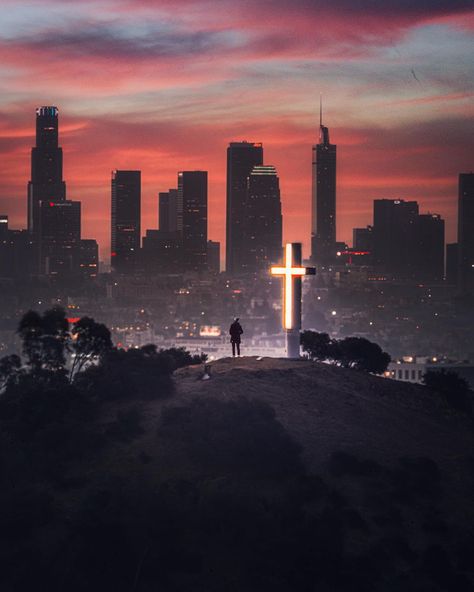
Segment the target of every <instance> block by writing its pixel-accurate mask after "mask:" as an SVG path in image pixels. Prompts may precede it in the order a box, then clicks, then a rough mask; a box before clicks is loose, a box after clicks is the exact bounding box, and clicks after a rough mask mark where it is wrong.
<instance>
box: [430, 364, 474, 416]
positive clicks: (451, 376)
mask: <svg viewBox="0 0 474 592" xmlns="http://www.w3.org/2000/svg"><path fill="white" fill-rule="evenodd" d="M423 383H424V384H425V385H426V386H427V387H428V388H429V389H431V390H433V391H436V392H437V393H439V394H440V395H441V396H442V397H443V398H444V399H445V400H446V402H447V403H448V405H449V406H450V407H452V408H453V409H457V410H459V411H465V412H468V413H469V412H470V411H471V408H472V404H471V391H470V389H469V383H468V382H467V380H465V379H464V378H462V377H461V376H459V374H457V373H456V372H454V371H452V370H445V369H444V368H441V369H440V370H428V372H426V374H425V375H424V376H423Z"/></svg>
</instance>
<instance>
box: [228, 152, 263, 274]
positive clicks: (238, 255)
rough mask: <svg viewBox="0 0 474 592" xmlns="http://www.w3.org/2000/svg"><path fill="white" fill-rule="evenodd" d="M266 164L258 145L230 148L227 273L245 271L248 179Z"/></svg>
mask: <svg viewBox="0 0 474 592" xmlns="http://www.w3.org/2000/svg"><path fill="white" fill-rule="evenodd" d="M262 164H263V146H262V144H261V143H256V142H245V141H244V142H231V143H230V144H229V147H228V148H227V196H226V271H227V272H228V273H231V274H239V273H242V271H244V261H243V257H244V252H245V245H244V234H245V222H246V204H247V189H248V178H249V175H250V173H251V171H252V170H253V168H254V167H255V166H260V165H262Z"/></svg>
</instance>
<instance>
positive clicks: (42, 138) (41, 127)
mask: <svg viewBox="0 0 474 592" xmlns="http://www.w3.org/2000/svg"><path fill="white" fill-rule="evenodd" d="M58 114H59V111H58V108H57V107H39V108H38V109H37V110H36V146H35V147H34V148H32V150H31V180H30V181H29V183H28V230H29V232H30V233H32V234H33V235H34V236H35V238H38V237H39V231H40V209H41V208H40V203H41V202H42V201H50V202H61V201H64V200H65V199H66V183H65V182H64V181H63V151H62V148H60V146H59V129H58V128H59V120H58Z"/></svg>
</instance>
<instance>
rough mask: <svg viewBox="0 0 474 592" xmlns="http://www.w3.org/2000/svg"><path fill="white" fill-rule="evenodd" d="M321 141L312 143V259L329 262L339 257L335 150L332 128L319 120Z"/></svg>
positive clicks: (322, 262)
mask: <svg viewBox="0 0 474 592" xmlns="http://www.w3.org/2000/svg"><path fill="white" fill-rule="evenodd" d="M319 129H320V134H319V143H318V144H315V145H314V146H313V158H312V223H311V259H312V260H313V261H314V262H315V263H319V264H323V265H327V264H330V263H331V262H333V261H334V259H335V257H336V252H337V248H336V151H337V147H336V145H335V144H331V142H330V141H329V129H328V128H327V127H325V126H324V125H322V120H321V122H320V126H319Z"/></svg>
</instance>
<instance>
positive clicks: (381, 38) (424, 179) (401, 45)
mask: <svg viewBox="0 0 474 592" xmlns="http://www.w3.org/2000/svg"><path fill="white" fill-rule="evenodd" d="M5 4H8V5H9V7H11V9H10V10H8V11H5V13H4V15H5V19H3V24H2V25H0V55H2V63H3V64H4V68H3V70H2V72H1V73H0V80H1V81H2V86H3V87H4V88H5V89H6V91H7V92H5V93H3V94H2V98H1V108H0V130H1V142H0V147H1V150H2V161H1V162H2V164H1V165H0V166H1V173H2V184H1V186H0V211H1V212H2V213H8V214H9V217H10V226H11V227H12V228H20V227H25V225H26V224H25V221H26V203H25V202H26V200H25V184H26V182H27V181H28V179H29V151H30V149H31V146H32V145H33V138H34V125H33V122H32V117H31V114H32V113H33V112H34V109H35V108H36V107H37V106H39V105H51V104H56V105H58V107H59V108H60V116H61V146H62V148H63V151H64V178H65V179H66V180H67V183H68V199H71V200H75V201H81V202H82V207H83V229H84V235H85V236H94V237H97V239H98V240H99V242H100V244H101V255H102V258H106V259H108V252H109V245H108V243H109V240H108V232H107V230H106V228H105V225H104V220H105V219H107V215H108V212H109V211H110V195H109V194H110V191H109V182H110V181H109V179H110V172H111V171H112V170H114V169H119V170H120V169H124V170H127V169H132V170H133V169H139V170H141V171H142V179H143V187H142V191H143V204H142V205H143V217H142V228H156V226H157V225H156V209H157V195H158V192H160V191H166V189H167V187H172V186H173V185H174V183H175V176H176V171H178V170H199V169H202V170H208V171H209V213H210V217H209V237H210V238H212V239H213V240H218V241H220V242H221V244H222V247H223V250H222V252H225V248H224V247H225V240H224V237H225V183H226V166H225V158H226V157H225V150H226V147H227V145H228V143H229V142H231V141H239V140H244V139H247V140H249V141H256V142H262V143H263V145H264V146H265V160H266V162H271V163H272V164H274V165H275V167H276V168H277V170H278V171H279V176H280V182H281V196H282V207H283V218H284V221H285V223H284V230H283V232H284V240H285V241H287V240H290V241H292V240H302V241H303V243H304V252H305V255H306V256H308V255H309V241H310V232H311V216H310V209H311V161H310V156H309V157H308V154H310V146H311V145H312V144H314V143H315V141H316V140H317V136H318V113H317V111H318V100H319V94H320V92H322V93H323V95H324V102H325V117H324V119H325V124H326V125H328V127H329V128H330V129H331V140H332V141H333V142H334V143H335V144H337V145H338V198H337V205H338V209H337V218H338V235H337V239H338V240H344V241H346V242H349V243H350V242H351V234H352V228H354V227H364V226H365V225H367V224H369V223H371V211H372V202H373V200H374V199H379V198H389V199H390V198H400V199H405V200H416V201H418V202H419V203H420V207H421V208H422V209H423V210H424V211H431V212H436V213H439V214H440V215H441V216H442V217H443V218H444V219H445V220H446V239H447V241H448V242H452V241H454V240H456V226H457V218H456V208H457V176H458V173H459V172H469V171H470V170H471V169H472V163H471V153H472V134H471V133H470V129H469V125H468V121H469V116H470V114H471V113H472V78H473V77H472V65H471V64H470V59H469V56H470V47H471V34H470V33H471V31H472V26H473V18H472V15H471V14H470V13H468V9H469V3H467V2H454V3H453V2H451V3H447V2H438V3H435V4H434V6H432V7H430V8H426V6H422V5H421V4H420V5H418V4H417V3H412V4H411V5H410V6H409V7H406V6H405V5H402V6H401V7H399V6H398V4H399V3H397V4H388V5H387V4H384V6H383V7H380V8H373V4H372V3H368V2H367V3H364V2H362V3H359V4H358V6H357V7H353V6H352V5H351V6H350V7H349V5H346V3H345V2H343V1H339V2H338V3H336V4H335V5H334V4H333V9H329V8H328V7H327V6H326V4H325V3H320V4H314V8H312V4H310V3H308V2H298V3H293V4H292V5H291V7H290V6H289V4H287V3H286V2H283V1H278V2H273V3H272V11H271V13H269V12H268V10H267V9H268V5H267V3H265V2H263V3H259V4H258V5H257V4H255V6H252V14H253V15H254V17H255V18H253V19H251V22H249V19H248V18H246V10H247V9H248V7H249V3H248V2H241V3H236V4H233V5H229V4H228V3H227V2H225V1H224V2H222V3H220V4H219V5H218V6H216V7H215V10H213V14H212V16H210V15H209V11H208V10H205V7H206V5H205V3H202V2H199V1H195V2H187V3H186V4H185V5H183V10H182V11H181V12H178V13H176V10H175V9H174V8H173V6H172V5H171V4H170V3H168V2H155V3H153V6H152V5H151V4H149V3H146V2H139V3H134V7H133V12H132V11H131V9H130V6H131V5H130V3H127V2H124V1H119V0H106V1H104V2H101V3H98V2H86V3H81V5H80V6H74V7H73V6H72V5H70V4H68V5H64V3H59V2H54V1H52V0H51V1H49V2H46V1H44V0H38V1H36V2H34V3H31V4H30V5H29V6H28V10H25V7H26V5H25V6H24V7H23V8H22V4H21V3H20V4H18V3H15V4H13V3H11V2H9V1H8V2H6V3H5ZM250 4H251V3H250ZM349 8H350V9H349ZM263 14H265V17H266V18H265V20H264V19H263V18H260V17H262V16H263ZM259 15H260V17H259ZM321 22H324V30H322V27H320V24H321ZM315 31H316V33H317V34H315ZM196 148H198V149H196Z"/></svg>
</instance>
